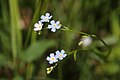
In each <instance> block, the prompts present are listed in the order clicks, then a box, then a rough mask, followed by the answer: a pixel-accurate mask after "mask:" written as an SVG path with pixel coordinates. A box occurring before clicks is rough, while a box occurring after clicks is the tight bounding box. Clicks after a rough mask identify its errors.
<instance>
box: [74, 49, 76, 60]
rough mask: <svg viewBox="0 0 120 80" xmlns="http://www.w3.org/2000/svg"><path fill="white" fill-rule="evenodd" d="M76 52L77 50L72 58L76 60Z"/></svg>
mask: <svg viewBox="0 0 120 80" xmlns="http://www.w3.org/2000/svg"><path fill="white" fill-rule="evenodd" d="M76 54H77V51H75V53H74V60H75V61H76Z"/></svg>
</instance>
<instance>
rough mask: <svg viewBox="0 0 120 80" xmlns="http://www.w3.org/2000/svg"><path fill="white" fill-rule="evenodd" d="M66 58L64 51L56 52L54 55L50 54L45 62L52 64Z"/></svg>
mask: <svg viewBox="0 0 120 80" xmlns="http://www.w3.org/2000/svg"><path fill="white" fill-rule="evenodd" d="M66 56H67V54H65V51H64V50H61V51H59V50H57V51H56V52H55V54H54V53H51V54H50V56H48V57H47V58H46V60H47V61H49V63H50V64H53V63H56V62H58V60H62V59H63V58H65V57H66Z"/></svg>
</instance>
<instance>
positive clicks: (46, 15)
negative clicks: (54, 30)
mask: <svg viewBox="0 0 120 80" xmlns="http://www.w3.org/2000/svg"><path fill="white" fill-rule="evenodd" d="M51 18H52V16H50V13H46V14H45V16H44V15H42V16H41V19H42V20H41V22H49V20H50V19H51Z"/></svg>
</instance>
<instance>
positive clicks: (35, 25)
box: [34, 21, 43, 31]
mask: <svg viewBox="0 0 120 80" xmlns="http://www.w3.org/2000/svg"><path fill="white" fill-rule="evenodd" d="M42 26H43V24H42V22H41V21H38V23H35V24H34V27H35V28H34V31H39V30H41V29H42Z"/></svg>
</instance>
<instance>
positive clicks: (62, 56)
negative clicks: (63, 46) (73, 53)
mask: <svg viewBox="0 0 120 80" xmlns="http://www.w3.org/2000/svg"><path fill="white" fill-rule="evenodd" d="M55 53H56V57H57V58H59V59H60V60H62V59H63V58H65V57H66V56H67V54H65V51H64V50H61V52H60V51H58V50H57V51H56V52H55Z"/></svg>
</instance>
